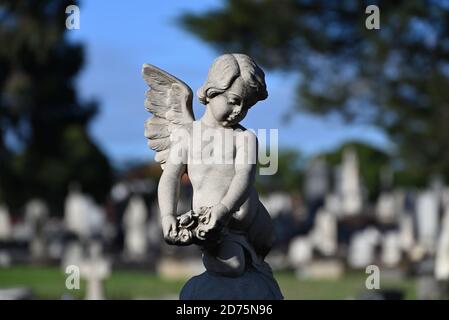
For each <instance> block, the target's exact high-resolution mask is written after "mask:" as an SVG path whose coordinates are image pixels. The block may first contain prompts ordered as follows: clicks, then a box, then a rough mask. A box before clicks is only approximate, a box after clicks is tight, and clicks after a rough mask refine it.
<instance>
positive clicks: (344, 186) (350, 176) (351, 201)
mask: <svg viewBox="0 0 449 320" xmlns="http://www.w3.org/2000/svg"><path fill="white" fill-rule="evenodd" d="M340 174H341V186H340V192H341V197H342V211H343V213H344V214H345V215H354V214H359V213H361V210H362V190H361V182H360V177H359V162H358V158H357V154H356V153H355V151H354V150H352V149H347V150H345V151H344V153H343V162H342V165H341V172H340Z"/></svg>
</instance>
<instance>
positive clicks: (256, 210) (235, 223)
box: [142, 54, 282, 299]
mask: <svg viewBox="0 0 449 320" xmlns="http://www.w3.org/2000/svg"><path fill="white" fill-rule="evenodd" d="M142 74H143V78H144V80H145V81H146V83H147V84H148V85H149V86H150V89H149V90H148V91H147V93H146V97H147V98H146V100H145V107H146V108H147V110H148V111H150V112H151V113H152V114H153V115H154V116H153V117H151V118H150V119H149V120H147V122H146V124H145V136H146V137H147V138H148V139H149V141H148V143H149V146H150V147H151V148H152V149H153V150H155V151H156V156H155V159H156V161H158V162H159V163H160V164H161V166H162V168H163V172H162V176H161V178H160V181H159V186H158V200H159V206H160V211H161V222H162V230H163V233H164V238H165V240H166V242H168V243H169V244H173V245H189V244H192V243H195V244H197V245H199V246H200V247H201V248H202V251H203V263H204V266H205V267H206V270H207V272H208V273H209V274H212V275H215V276H219V277H226V278H237V277H244V276H245V272H247V271H248V269H251V267H252V270H253V272H256V273H257V274H258V275H260V276H261V277H262V278H264V281H265V283H268V286H265V288H266V287H268V288H270V289H269V291H270V292H269V293H268V294H265V295H262V296H260V295H259V296H258V295H257V294H256V295H252V296H251V297H254V298H258V297H266V298H270V299H278V298H282V295H281V293H280V290H279V287H278V286H277V283H276V281H275V280H274V278H273V275H272V272H271V269H270V267H269V265H268V264H267V263H266V262H265V261H264V258H265V256H266V255H267V253H268V252H269V250H270V249H271V246H272V243H273V239H274V237H273V226H272V221H271V218H270V216H269V214H268V212H267V210H266V209H265V207H264V206H263V205H262V203H261V202H260V201H259V198H258V195H257V192H256V190H255V187H254V181H255V175H256V161H255V159H256V156H257V139H256V135H255V134H254V133H253V132H252V131H250V130H246V129H245V128H244V127H242V126H241V125H240V124H239V122H240V121H242V120H243V119H244V118H245V116H246V114H247V112H248V111H249V109H250V108H251V107H252V106H254V105H255V104H256V103H257V102H258V101H260V100H264V99H266V98H267V96H268V93H267V90H266V84H265V75H264V72H263V71H262V69H261V68H260V67H259V66H258V65H257V64H256V63H255V62H254V61H253V60H252V59H251V58H250V57H248V56H247V55H244V54H225V55H222V56H220V57H218V58H217V59H216V60H215V61H214V63H213V64H212V66H211V68H210V70H209V73H208V77H207V80H206V82H205V83H204V85H203V86H202V87H201V88H199V89H198V91H197V94H198V98H199V100H200V102H201V103H202V104H204V105H205V106H206V111H205V113H204V115H203V116H202V118H201V119H200V120H198V121H195V119H194V115H193V111H192V96H193V94H192V90H191V89H190V88H189V87H188V86H187V85H186V84H185V83H184V82H182V81H181V80H179V79H177V78H175V77H174V76H172V75H170V74H168V73H166V72H165V71H163V70H161V69H159V68H157V67H155V66H152V65H149V64H144V66H143V70H142ZM183 174H187V175H188V177H189V179H190V182H191V184H192V187H193V199H192V210H190V211H189V212H187V213H185V214H182V215H180V216H177V214H176V212H177V202H178V194H179V185H180V181H181V177H182V176H183ZM208 283H210V281H208ZM231 291H232V290H231ZM259 291H260V290H259ZM265 291H266V290H265ZM242 294H245V293H242ZM197 296H198V295H197ZM207 297H211V296H210V295H209V296H207ZM224 297H226V298H233V297H235V296H232V297H231V296H229V295H225V296H224Z"/></svg>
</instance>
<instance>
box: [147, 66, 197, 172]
mask: <svg viewBox="0 0 449 320" xmlns="http://www.w3.org/2000/svg"><path fill="white" fill-rule="evenodd" d="M142 76H143V79H144V80H145V82H146V83H147V84H148V85H149V86H150V89H148V90H147V92H146V94H145V95H146V99H145V108H146V109H147V110H148V111H149V112H151V113H152V114H153V117H151V118H149V119H148V120H147V121H146V123H145V136H146V137H147V138H148V145H149V146H150V148H151V149H153V150H154V151H156V156H155V158H154V159H155V160H156V161H157V162H159V163H160V164H161V167H162V169H164V164H165V162H166V161H167V158H168V154H169V151H170V135H171V134H172V132H174V131H175V130H176V129H178V128H179V127H181V126H183V125H186V124H188V123H191V122H193V121H194V120H195V117H194V115H193V111H192V97H193V94H192V89H190V87H189V86H188V85H187V84H185V83H184V82H183V81H181V80H179V79H178V78H176V77H174V76H172V75H171V74H169V73H167V72H165V71H163V70H161V69H159V68H157V67H155V66H153V65H150V64H144V65H143V67H142Z"/></svg>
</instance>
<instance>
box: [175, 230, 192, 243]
mask: <svg viewBox="0 0 449 320" xmlns="http://www.w3.org/2000/svg"><path fill="white" fill-rule="evenodd" d="M178 237H179V241H180V242H181V243H188V242H189V241H190V240H191V239H192V232H191V231H190V230H187V229H181V230H179V233H178Z"/></svg>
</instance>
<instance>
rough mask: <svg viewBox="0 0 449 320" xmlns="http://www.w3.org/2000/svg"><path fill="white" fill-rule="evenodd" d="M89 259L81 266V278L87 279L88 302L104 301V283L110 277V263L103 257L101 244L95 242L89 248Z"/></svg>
mask: <svg viewBox="0 0 449 320" xmlns="http://www.w3.org/2000/svg"><path fill="white" fill-rule="evenodd" d="M89 251H90V252H89V253H90V254H89V258H87V259H85V260H84V261H83V262H82V263H81V266H80V272H81V276H82V277H83V278H84V279H86V282H87V290H86V300H103V299H105V296H104V288H103V281H104V280H105V279H106V278H107V277H108V276H109V275H110V273H111V270H110V263H109V261H107V260H106V259H104V258H103V257H102V256H101V244H100V243H98V242H94V243H92V244H91V245H90V248H89Z"/></svg>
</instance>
